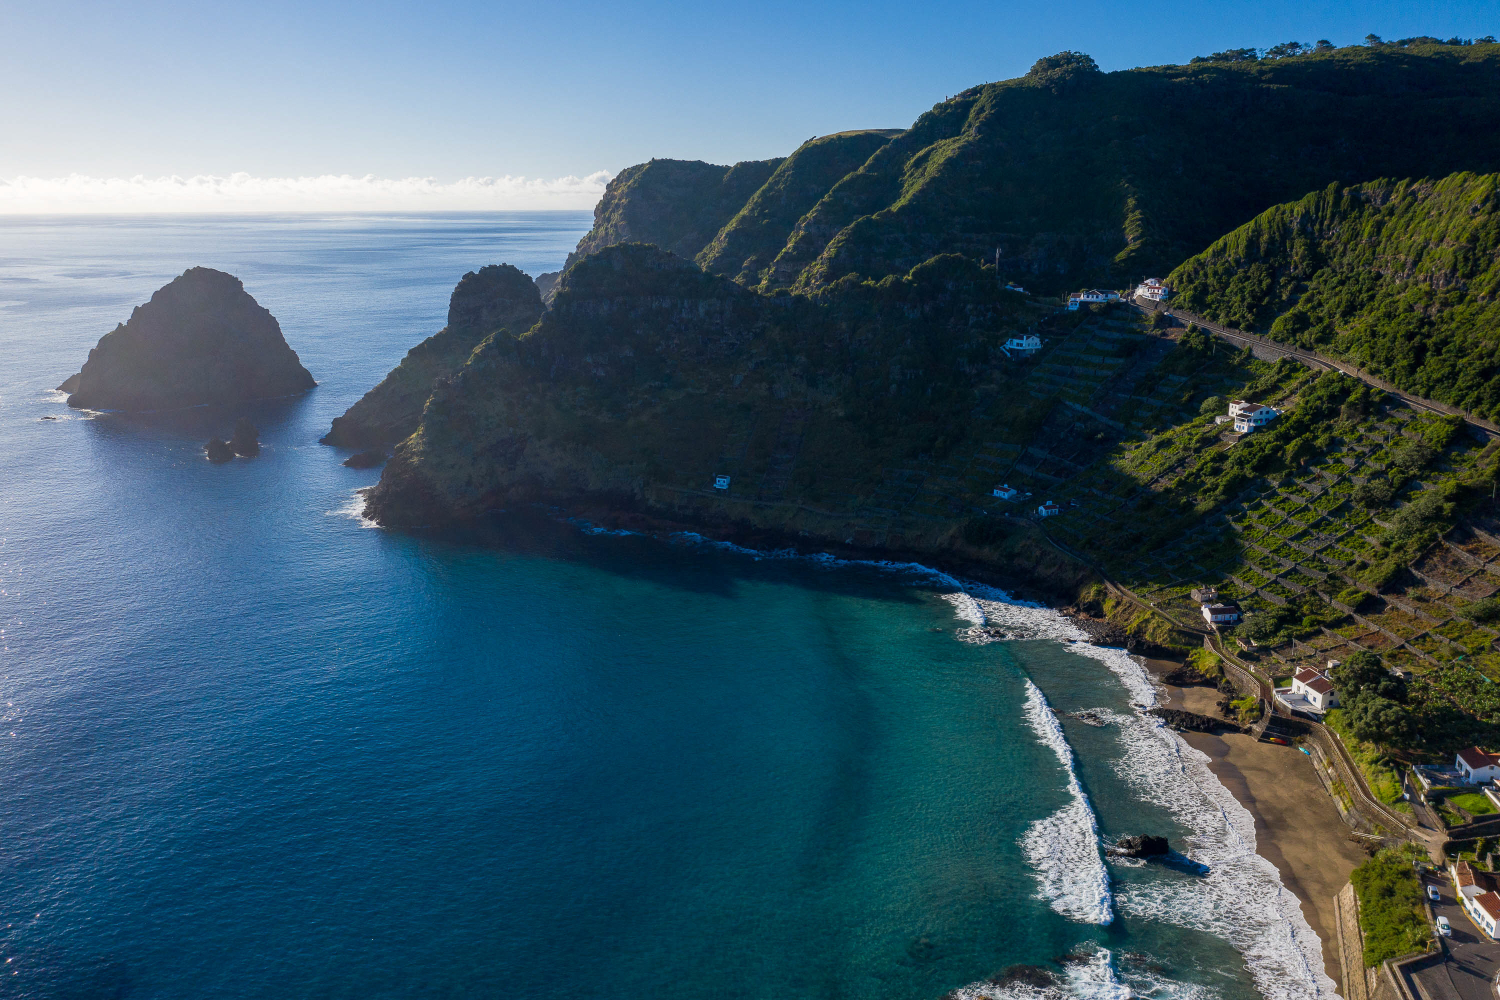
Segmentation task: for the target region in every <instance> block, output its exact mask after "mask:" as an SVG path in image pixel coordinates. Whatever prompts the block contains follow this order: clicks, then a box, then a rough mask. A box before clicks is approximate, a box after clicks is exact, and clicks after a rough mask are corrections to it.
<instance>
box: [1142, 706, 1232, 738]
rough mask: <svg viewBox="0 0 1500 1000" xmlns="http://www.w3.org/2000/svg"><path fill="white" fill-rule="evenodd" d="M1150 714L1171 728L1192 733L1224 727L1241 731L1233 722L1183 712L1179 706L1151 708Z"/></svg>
mask: <svg viewBox="0 0 1500 1000" xmlns="http://www.w3.org/2000/svg"><path fill="white" fill-rule="evenodd" d="M1150 714H1152V715H1154V716H1156V717H1157V718H1159V719H1161V720H1163V721H1164V722H1166V724H1167V725H1169V726H1171V727H1172V728H1173V729H1180V730H1186V731H1188V732H1193V733H1217V732H1222V731H1223V730H1225V729H1229V730H1233V731H1234V732H1237V733H1238V732H1242V731H1243V730H1242V729H1241V728H1240V727H1239V726H1237V725H1235V724H1234V723H1233V722H1226V721H1224V720H1223V719H1211V718H1209V717H1208V716H1206V715H1199V714H1198V713H1197V712H1184V711H1183V710H1182V709H1180V708H1153V709H1151V712H1150Z"/></svg>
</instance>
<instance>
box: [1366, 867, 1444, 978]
mask: <svg viewBox="0 0 1500 1000" xmlns="http://www.w3.org/2000/svg"><path fill="white" fill-rule="evenodd" d="M1349 881H1351V882H1353V883H1354V891H1355V893H1356V894H1357V895H1358V896H1359V929H1360V930H1361V931H1362V932H1363V933H1364V939H1365V949H1364V960H1365V966H1366V967H1368V968H1372V969H1373V968H1375V967H1376V966H1378V965H1379V964H1380V963H1381V962H1384V961H1385V960H1386V959H1390V958H1399V957H1400V956H1402V955H1409V954H1411V953H1412V952H1414V951H1425V950H1426V949H1427V947H1428V944H1429V943H1430V942H1431V936H1430V934H1429V931H1428V927H1427V919H1426V917H1425V915H1424V914H1423V911H1422V886H1421V884H1420V883H1419V882H1418V881H1417V873H1416V871H1415V869H1413V867H1412V863H1411V858H1410V857H1409V856H1407V854H1406V853H1405V852H1404V851H1402V850H1401V849H1400V848H1394V847H1387V848H1385V849H1384V850H1382V851H1380V852H1379V853H1377V854H1376V855H1375V856H1374V857H1372V858H1371V859H1370V860H1368V861H1366V862H1365V863H1364V864H1362V865H1360V866H1359V867H1358V868H1356V869H1354V871H1353V872H1352V873H1351V874H1350V876H1349Z"/></svg>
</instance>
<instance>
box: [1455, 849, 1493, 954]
mask: <svg viewBox="0 0 1500 1000" xmlns="http://www.w3.org/2000/svg"><path fill="white" fill-rule="evenodd" d="M1448 871H1449V873H1450V874H1451V875H1452V876H1453V887H1454V888H1455V889H1456V890H1457V891H1458V900H1459V902H1460V903H1462V904H1463V907H1464V912H1465V913H1467V914H1468V915H1469V917H1470V919H1472V920H1473V921H1474V923H1476V924H1478V925H1479V926H1480V928H1482V929H1483V930H1484V932H1485V933H1486V934H1488V935H1489V936H1490V937H1491V938H1494V937H1496V936H1497V934H1496V930H1497V928H1500V893H1497V892H1495V879H1494V876H1492V875H1490V874H1489V873H1488V872H1482V871H1475V870H1474V866H1473V865H1471V864H1469V863H1468V862H1467V861H1455V862H1453V863H1452V864H1451V865H1449V866H1448Z"/></svg>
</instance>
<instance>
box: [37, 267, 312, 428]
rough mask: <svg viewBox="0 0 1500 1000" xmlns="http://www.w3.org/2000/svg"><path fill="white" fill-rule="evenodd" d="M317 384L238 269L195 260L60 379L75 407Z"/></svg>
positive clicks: (194, 399) (261, 394)
mask: <svg viewBox="0 0 1500 1000" xmlns="http://www.w3.org/2000/svg"><path fill="white" fill-rule="evenodd" d="M315 385H317V382H316V381H315V380H314V379H313V377H312V375H311V374H309V373H308V371H307V369H306V368H304V367H302V363H301V361H300V360H299V359H298V357H297V352H296V351H294V350H292V349H291V347H290V346H288V345H287V342H286V338H285V337H283V336H282V334H281V326H280V324H278V323H277V322H276V317H274V316H272V315H271V314H270V312H268V311H267V310H266V309H265V308H264V307H263V306H261V305H260V304H259V303H257V302H256V301H255V299H253V298H252V297H251V296H250V294H249V293H248V292H246V291H245V286H244V284H243V283H241V281H240V280H239V279H238V278H236V277H235V276H234V275H232V274H225V273H224V272H223V271H215V270H213V269H212V268H207V267H194V268H189V269H188V270H187V271H184V272H183V273H182V274H181V275H180V276H179V277H177V278H174V279H173V280H172V281H171V282H170V283H168V284H167V285H164V286H163V287H162V288H160V289H158V290H157V291H156V293H155V294H154V295H152V296H151V300H150V301H149V302H147V303H145V304H144V305H141V306H137V307H136V308H135V310H134V311H133V312H132V313H131V314H130V319H129V321H128V322H125V323H122V324H120V325H119V326H117V327H116V328H115V329H114V330H113V331H111V332H110V333H107V334H105V335H104V336H103V337H101V338H100V339H99V343H98V345H97V346H95V347H94V349H93V350H91V351H89V356H88V360H87V361H86V362H84V365H83V369H82V370H81V371H79V372H78V374H76V375H73V376H71V377H69V378H68V379H67V380H65V381H64V382H63V383H62V384H61V385H60V386H58V388H59V389H60V390H61V391H63V392H68V393H70V395H69V396H68V405H69V406H72V407H75V408H87V409H94V410H127V411H132V410H133V411H142V410H170V409H180V408H184V407H189V406H199V405H202V404H204V403H217V404H223V403H237V402H245V401H247V400H251V399H266V398H271V397H276V396H290V395H294V394H296V393H299V392H305V391H307V390H308V389H311V388H312V387H313V386H315Z"/></svg>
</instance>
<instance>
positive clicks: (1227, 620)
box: [1198, 603, 1240, 625]
mask: <svg viewBox="0 0 1500 1000" xmlns="http://www.w3.org/2000/svg"><path fill="white" fill-rule="evenodd" d="M1198 610H1199V611H1201V612H1202V613H1203V620H1204V621H1206V622H1208V623H1209V624H1210V625H1233V624H1235V623H1236V622H1238V621H1239V620H1240V609H1239V607H1238V606H1237V605H1234V604H1218V603H1214V604H1204V605H1202V606H1201V607H1200V608H1199V609H1198Z"/></svg>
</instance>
